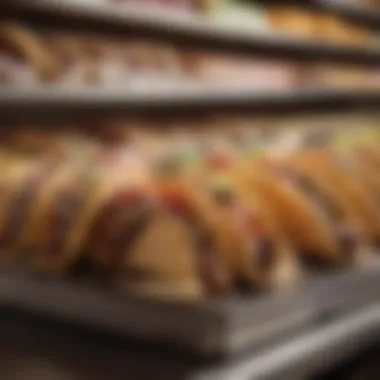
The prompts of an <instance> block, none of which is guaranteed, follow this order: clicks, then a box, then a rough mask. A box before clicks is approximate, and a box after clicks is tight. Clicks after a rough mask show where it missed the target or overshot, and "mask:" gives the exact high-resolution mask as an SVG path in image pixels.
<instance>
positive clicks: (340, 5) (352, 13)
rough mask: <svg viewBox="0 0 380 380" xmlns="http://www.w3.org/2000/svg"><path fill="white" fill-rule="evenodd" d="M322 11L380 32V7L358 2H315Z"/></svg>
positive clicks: (333, 0)
mask: <svg viewBox="0 0 380 380" xmlns="http://www.w3.org/2000/svg"><path fill="white" fill-rule="evenodd" d="M315 2H316V4H318V5H319V6H320V7H321V8H322V9H324V10H327V11H331V12H334V13H336V14H338V15H340V16H343V17H347V18H349V19H350V20H352V21H355V22H358V23H360V24H361V25H364V26H367V27H370V28H372V29H376V30H380V7H376V6H374V5H370V4H359V2H358V1H345V0H338V1H337V0H315Z"/></svg>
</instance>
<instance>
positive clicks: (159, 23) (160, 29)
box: [0, 0, 380, 65]
mask: <svg viewBox="0 0 380 380" xmlns="http://www.w3.org/2000/svg"><path fill="white" fill-rule="evenodd" d="M0 9H1V10H2V17H3V18H4V17H16V18H19V19H21V20H24V21H25V20H26V21H29V22H34V23H36V24H37V25H38V26H51V27H55V28H56V27H70V28H79V29H87V30H91V31H96V32H97V33H111V34H113V33H118V34H120V33H123V34H124V35H128V37H131V36H133V35H136V36H142V37H149V38H151V39H154V40H164V41H169V42H172V43H175V44H178V45H179V46H180V47H182V48H183V47H184V46H186V47H194V48H197V49H199V48H206V49H213V50H222V51H233V52H237V53H243V54H251V55H255V54H256V55H266V56H273V57H278V58H281V59H285V58H289V59H298V60H307V61H324V62H326V61H329V62H340V63H355V64H362V65H378V64H379V63H380V49H378V48H375V47H372V46H363V45H362V46H344V45H340V44H336V43H329V42H327V41H310V40H307V39H302V38H296V37H292V36H284V35H282V34H278V33H270V32H259V31H252V30H237V29H236V28H232V27H227V26H224V25H217V24H215V23H212V22H211V21H210V20H202V19H199V18H198V17H190V16H189V17H187V16H183V17H182V16H181V15H178V14H175V13H172V12H169V11H166V10H165V11H160V10H159V9H157V10H156V9H154V11H152V10H151V9H150V10H149V12H148V11H147V10H146V8H145V9H142V8H141V7H132V6H129V5H124V4H120V5H115V4H112V5H111V4H106V3H105V4H103V3H101V2H99V3H98V4H97V3H94V4H91V5H90V4H88V5H86V4H84V3H82V4H81V3H80V2H76V1H74V0H64V1H62V0H3V1H2V2H1V4H0ZM126 33H128V34H126Z"/></svg>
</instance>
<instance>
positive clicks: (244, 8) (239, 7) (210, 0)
mask: <svg viewBox="0 0 380 380" xmlns="http://www.w3.org/2000/svg"><path fill="white" fill-rule="evenodd" d="M200 8H201V13H202V15H203V16H206V17H207V18H209V19H211V21H212V22H215V23H220V24H222V25H225V26H226V27H231V28H234V29H251V30H252V29H253V30H268V23H267V21H266V18H265V14H264V12H263V10H262V9H261V8H260V7H259V6H258V5H256V4H252V3H251V4H249V3H247V2H241V1H235V0H206V1H203V2H202V3H201V6H200Z"/></svg>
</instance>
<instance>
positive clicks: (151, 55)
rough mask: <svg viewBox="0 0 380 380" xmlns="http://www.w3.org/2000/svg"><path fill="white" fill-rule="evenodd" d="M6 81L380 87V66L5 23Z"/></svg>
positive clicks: (1, 70)
mask: <svg viewBox="0 0 380 380" xmlns="http://www.w3.org/2000/svg"><path fill="white" fill-rule="evenodd" d="M0 43H1V54H0V83H1V84H7V85H17V86H38V85H44V84H53V85H54V86H68V87H70V86H71V87H76V86H78V87H80V86H96V87H107V88H118V89H120V88H125V89H130V90H134V89H139V88H150V89H154V88H159V89H162V88H166V87H172V88H176V86H178V85H179V84H182V85H185V86H187V85H191V86H201V85H207V86H209V85H213V86H214V85H216V86H239V87H241V86H244V87H250V88H258V89H276V90H293V89H295V88H297V86H301V87H302V86H307V85H309V86H320V85H331V86H334V85H336V86H352V85H353V86H356V85H358V86H371V87H378V86H379V79H378V78H379V75H378V73H377V70H376V69H368V68H367V69H363V68H356V67H354V66H352V67H351V66H345V67H342V66H339V67H338V66H334V65H320V64H305V63H304V64H300V63H298V64H296V63H295V62H291V61H279V60H274V59H271V60H269V59H264V58H262V57H243V56H233V55H227V54H221V53H212V52H206V51H201V50H194V49H180V48H179V47H174V46H171V45H167V44H159V43H153V42H146V41H137V40H135V41H130V40H124V39H113V40H110V39H107V38H104V37H100V36H97V35H88V34H77V33H67V32H57V31H45V30H33V29H30V28H28V27H26V26H23V25H21V24H13V23H2V24H1V23H0Z"/></svg>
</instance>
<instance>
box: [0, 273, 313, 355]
mask: <svg viewBox="0 0 380 380" xmlns="http://www.w3.org/2000/svg"><path fill="white" fill-rule="evenodd" d="M0 306H10V307H14V308H16V309H21V310H22V311H24V312H25V311H26V312H31V313H34V314H38V315H39V316H41V317H43V318H50V319H51V318H54V319H55V320H57V319H58V320H61V321H66V322H73V323H76V324H81V325H83V326H87V327H91V328H95V329H98V330H99V329H100V330H102V331H104V332H107V333H111V334H114V335H118V336H122V337H131V338H135V339H137V340H142V341H149V342H157V343H166V344H168V345H171V346H175V347H177V348H178V347H180V348H182V349H184V350H187V351H191V352H193V353H195V354H198V355H202V356H214V355H230V354H233V353H237V352H240V351H242V350H244V349H247V348H254V347H260V346H263V345H265V344H266V343H268V342H271V341H273V340H275V339H278V338H279V337H281V336H288V335H289V334H292V333H295V332H297V331H300V330H304V329H305V328H306V326H308V325H310V324H311V323H313V322H314V320H315V318H316V312H315V308H314V307H313V306H312V305H311V304H310V303H309V302H308V300H307V299H305V298H303V297H302V294H299V293H292V294H283V295H268V296H261V297H253V296H247V297H234V298H228V299H220V300H213V301H210V302H205V303H203V304H199V305H172V304H162V303H153V302H143V301H139V300H136V299H131V298H126V297H123V296H121V295H120V294H115V293H114V292H112V291H111V290H109V289H104V288H100V287H97V286H94V285H93V284H90V283H87V282H85V281H84V282H80V281H79V282H78V281H77V282H73V281H70V280H66V279H54V280H53V279H46V278H38V277H36V276H33V275H30V274H25V273H17V272H2V273H0Z"/></svg>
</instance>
